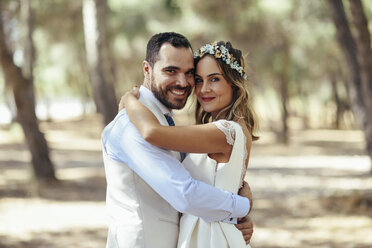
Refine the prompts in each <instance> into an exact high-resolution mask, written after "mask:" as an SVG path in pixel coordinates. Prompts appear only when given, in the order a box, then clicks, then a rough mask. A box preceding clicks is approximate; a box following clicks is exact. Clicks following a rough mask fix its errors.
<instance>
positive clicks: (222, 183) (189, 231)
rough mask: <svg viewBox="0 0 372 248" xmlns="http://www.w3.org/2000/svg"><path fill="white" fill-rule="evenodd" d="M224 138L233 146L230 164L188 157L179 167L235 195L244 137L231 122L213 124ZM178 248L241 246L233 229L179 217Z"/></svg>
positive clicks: (240, 177) (204, 156)
mask: <svg viewBox="0 0 372 248" xmlns="http://www.w3.org/2000/svg"><path fill="white" fill-rule="evenodd" d="M213 123H214V124H215V125H216V126H217V127H218V128H219V129H220V130H221V131H222V132H223V133H225V135H226V140H227V142H228V143H229V144H230V145H232V146H233V149H232V152H231V155H230V160H229V161H228V162H227V163H217V161H215V160H213V159H211V158H210V157H208V154H194V153H192V154H189V155H188V156H187V157H186V158H185V160H184V161H183V165H184V166H185V168H186V169H187V170H188V171H189V172H190V174H191V176H192V177H193V178H195V179H197V180H200V181H203V182H205V183H208V184H210V185H213V186H214V187H216V188H219V189H223V190H227V191H230V192H233V193H237V192H238V190H239V188H240V187H241V185H242V183H243V179H244V175H245V172H246V167H245V161H246V159H247V150H246V137H245V135H244V133H243V130H242V128H241V126H240V125H239V124H238V123H236V122H233V121H227V120H219V121H216V122H213ZM177 247H178V248H227V247H231V248H240V247H244V248H246V247H250V246H247V245H246V244H245V241H244V239H243V235H242V233H241V232H240V231H239V230H238V229H237V228H236V227H235V226H234V225H233V224H228V223H224V222H212V223H207V222H205V221H203V220H202V219H201V218H199V217H196V216H193V215H189V214H183V215H182V217H181V222H180V234H179V237H178V246H177Z"/></svg>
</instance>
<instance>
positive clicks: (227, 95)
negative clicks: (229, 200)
mask: <svg viewBox="0 0 372 248" xmlns="http://www.w3.org/2000/svg"><path fill="white" fill-rule="evenodd" d="M194 57H195V65H196V72H195V94H196V96H197V99H198V102H197V107H196V115H195V116H196V122H197V125H190V126H177V127H175V126H170V127H168V126H162V125H160V124H159V122H158V120H157V119H156V117H155V116H154V115H153V114H152V113H151V112H150V111H149V110H148V109H147V108H146V107H144V106H143V105H142V104H141V103H140V102H139V101H138V100H137V97H138V94H139V93H138V90H134V91H132V92H131V93H129V94H126V95H125V97H124V104H125V107H126V109H127V113H128V115H129V117H130V119H131V121H132V122H133V123H134V125H135V126H136V127H137V129H138V131H139V132H140V134H141V135H142V136H143V137H144V139H145V140H146V141H148V142H149V143H151V144H152V145H155V146H159V147H162V148H165V149H170V150H175V151H180V152H187V153H189V154H188V155H187V156H186V158H185V159H184V160H183V162H182V163H183V165H184V166H185V168H186V169H187V170H188V171H189V172H190V174H191V176H192V177H194V178H195V179H197V180H200V181H203V182H205V183H208V184H210V185H213V186H214V187H217V188H220V189H223V190H227V191H230V192H233V193H238V191H239V188H240V187H241V186H242V183H243V179H244V176H245V172H246V169H247V166H248V160H249V153H250V149H251V144H252V141H254V140H256V139H258V138H257V137H256V136H254V135H253V133H254V130H255V127H256V121H255V118H254V114H253V110H252V108H251V103H250V97H249V94H248V90H247V86H246V83H247V75H246V73H245V72H244V59H243V57H242V55H241V51H240V50H237V49H234V48H233V47H232V46H231V43H230V42H227V43H225V42H223V41H220V42H218V43H216V42H215V43H212V44H206V45H205V46H203V47H202V48H200V49H199V50H198V51H197V52H196V53H195V56H194ZM179 87H180V89H182V86H179ZM172 90H173V93H175V92H176V91H177V88H175V89H174V88H173V89H172ZM167 118H169V117H167ZM178 247H180V248H208V247H210V248H212V247H213V248H227V247H232V248H239V247H250V246H249V245H248V246H247V245H246V244H245V241H244V238H243V235H242V233H241V232H240V231H239V230H238V229H237V228H236V227H235V226H234V225H233V224H228V223H224V222H212V223H210V222H205V221H204V220H203V219H201V218H199V217H197V216H193V215H189V214H183V215H182V217H181V222H180V234H179V239H178Z"/></svg>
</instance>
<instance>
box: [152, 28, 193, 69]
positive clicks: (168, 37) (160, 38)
mask: <svg viewBox="0 0 372 248" xmlns="http://www.w3.org/2000/svg"><path fill="white" fill-rule="evenodd" d="M164 43H170V44H171V45H172V46H174V47H185V48H190V49H191V52H192V47H191V44H190V42H189V41H188V39H187V38H186V37H185V36H183V35H182V34H178V33H174V32H165V33H159V34H155V35H154V36H152V37H151V39H150V40H149V42H148V43H147V50H146V61H147V62H149V63H150V65H151V66H152V67H153V66H154V64H155V62H156V61H158V60H159V50H160V47H161V46H162V45H163V44H164Z"/></svg>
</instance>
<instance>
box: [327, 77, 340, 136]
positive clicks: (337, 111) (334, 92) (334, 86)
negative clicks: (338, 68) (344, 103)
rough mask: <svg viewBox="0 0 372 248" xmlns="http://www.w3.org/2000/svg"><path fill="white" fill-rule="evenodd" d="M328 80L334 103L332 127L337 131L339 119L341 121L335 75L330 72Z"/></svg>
mask: <svg viewBox="0 0 372 248" xmlns="http://www.w3.org/2000/svg"><path fill="white" fill-rule="evenodd" d="M329 80H330V82H331V87H332V94H333V99H334V101H335V103H336V115H335V121H334V123H333V124H334V127H335V128H336V129H339V128H340V119H341V100H340V96H339V95H338V90H337V77H336V75H335V73H333V72H331V74H330V79H329Z"/></svg>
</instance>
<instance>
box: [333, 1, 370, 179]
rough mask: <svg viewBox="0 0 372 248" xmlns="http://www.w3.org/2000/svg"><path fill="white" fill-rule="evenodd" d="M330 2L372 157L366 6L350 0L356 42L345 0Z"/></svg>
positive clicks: (355, 108) (354, 103) (353, 101)
mask: <svg viewBox="0 0 372 248" xmlns="http://www.w3.org/2000/svg"><path fill="white" fill-rule="evenodd" d="M328 2H329V5H330V8H331V11H332V18H333V21H334V23H335V26H336V31H337V33H336V34H337V40H338V42H339V44H340V47H341V50H342V52H343V54H344V56H345V59H346V62H347V65H348V66H347V67H348V74H349V75H348V76H349V79H348V88H349V92H350V100H351V105H352V109H353V112H354V114H355V116H356V118H357V119H358V121H359V122H360V125H361V128H362V130H363V131H364V134H365V138H366V142H367V153H368V155H369V156H370V158H372V115H371V114H370V113H372V107H371V105H372V104H371V103H370V101H371V93H370V89H371V81H369V80H370V79H371V78H372V77H371V76H370V75H368V74H371V72H370V68H371V66H370V63H371V61H370V60H371V45H370V38H369V37H370V36H369V31H368V28H367V26H366V18H365V15H364V11H363V6H362V5H361V3H360V1H359V0H352V1H350V6H351V8H352V15H353V19H354V23H355V25H356V33H357V37H356V38H357V39H356V40H357V42H355V40H354V38H353V36H352V34H351V31H350V28H349V24H348V21H347V18H346V14H345V10H344V6H343V3H342V0H328ZM357 2H359V3H357ZM367 36H368V37H367ZM367 43H368V44H367ZM357 54H358V57H357ZM358 58H359V59H358ZM368 69H369V70H368ZM371 172H372V169H371Z"/></svg>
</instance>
